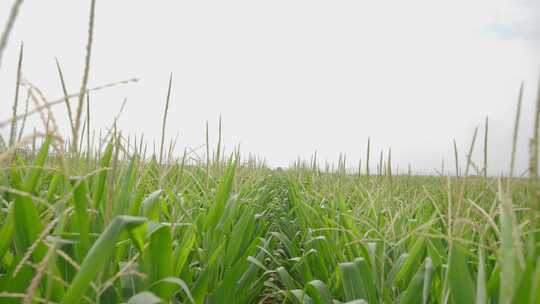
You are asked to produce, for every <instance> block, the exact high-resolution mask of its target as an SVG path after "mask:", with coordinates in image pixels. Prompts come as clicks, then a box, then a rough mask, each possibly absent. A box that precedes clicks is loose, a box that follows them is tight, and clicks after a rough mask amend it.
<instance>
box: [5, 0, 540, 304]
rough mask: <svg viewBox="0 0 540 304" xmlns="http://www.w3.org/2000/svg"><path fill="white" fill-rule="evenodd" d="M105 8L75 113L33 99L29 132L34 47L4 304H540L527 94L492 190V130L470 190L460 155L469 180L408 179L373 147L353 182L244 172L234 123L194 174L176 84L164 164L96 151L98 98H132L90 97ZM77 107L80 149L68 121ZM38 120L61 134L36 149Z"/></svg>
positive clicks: (294, 170)
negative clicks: (225, 143) (61, 125)
mask: <svg viewBox="0 0 540 304" xmlns="http://www.w3.org/2000/svg"><path fill="white" fill-rule="evenodd" d="M21 2H22V1H16V3H15V6H14V8H13V10H12V14H11V17H10V20H9V22H10V23H9V24H8V27H7V28H6V30H5V31H4V33H3V34H2V39H1V43H0V44H1V45H0V53H1V52H2V51H3V49H4V48H5V46H6V44H7V37H8V35H9V32H10V30H11V28H12V26H13V22H14V20H15V17H16V15H17V12H18V9H19V6H20V4H21ZM94 7H95V1H92V9H91V14H90V22H89V36H88V47H87V50H86V54H87V55H86V60H85V67H84V73H83V81H82V85H81V90H80V91H79V92H75V93H74V94H69V93H68V91H67V89H66V86H65V82H64V76H63V74H62V70H61V67H60V64H59V62H58V61H56V63H57V68H58V73H59V76H60V82H61V83H60V85H61V86H62V89H63V93H64V97H63V98H62V99H59V100H55V101H46V100H44V98H41V97H40V93H39V89H37V88H35V87H32V86H29V89H28V99H32V100H34V101H35V107H34V108H33V109H32V110H28V106H26V107H27V110H26V111H25V113H24V114H23V115H20V114H18V113H17V111H16V109H17V103H18V96H19V93H18V92H19V87H22V86H23V85H24V84H23V83H21V79H20V69H21V63H22V47H21V52H20V54H21V55H20V59H19V71H18V75H17V81H16V83H17V88H16V90H17V94H16V98H15V101H14V107H13V109H14V111H13V117H12V118H11V119H9V120H8V121H5V122H0V127H2V128H5V127H10V130H9V134H10V138H9V140H8V141H7V142H6V141H4V140H2V141H0V143H1V145H0V205H1V207H0V223H1V226H0V303H133V304H137V303H195V304H203V303H208V304H212V303H302V304H311V303H313V304H319V303H320V304H335V303H354V304H361V303H440V304H445V303H455V304H458V303H481V304H483V303H501V304H506V303H540V263H538V260H539V258H540V246H539V242H540V216H539V214H540V205H539V202H540V185H539V184H538V179H537V176H538V174H537V170H538V169H537V167H538V164H537V162H538V160H537V158H538V125H539V124H538V121H539V117H540V115H539V114H538V113H540V110H538V109H537V111H536V112H535V122H536V127H535V130H534V133H533V136H532V138H531V146H530V152H531V162H530V164H531V165H530V168H529V176H528V177H526V178H517V177H514V166H515V153H516V149H517V137H518V130H519V121H520V115H521V104H522V95H523V86H522V87H521V89H520V93H519V98H518V103H517V111H516V122H515V128H514V140H513V143H512V158H511V159H512V160H511V164H510V170H509V172H510V174H509V176H507V177H499V178H494V177H489V176H488V175H487V166H488V163H487V153H488V138H489V137H488V119H487V118H486V121H485V127H484V142H483V148H484V151H483V152H484V160H483V168H480V169H478V168H477V173H478V174H472V173H471V172H472V170H473V165H474V164H473V162H472V160H471V155H472V152H473V150H474V148H475V141H476V135H477V131H478V130H475V132H474V136H473V137H472V140H471V145H470V147H469V150H468V154H467V163H466V164H465V170H464V172H462V171H461V167H460V164H459V162H458V155H459V153H458V149H457V145H456V143H455V141H454V153H455V158H456V160H455V174H453V175H445V173H444V172H445V170H444V164H443V165H442V167H443V168H442V170H441V172H440V173H441V174H440V176H415V175H413V174H412V173H411V169H410V168H409V173H408V174H407V175H400V174H397V173H398V170H395V169H393V168H392V158H391V152H390V150H388V151H387V157H386V159H385V157H384V153H383V152H381V154H380V160H379V164H378V166H377V174H374V173H373V171H371V172H370V153H371V152H370V148H371V147H370V145H371V139H368V141H367V153H366V161H365V163H364V167H365V170H362V163H361V162H360V163H359V166H358V169H357V170H348V169H347V168H346V166H345V164H346V157H345V155H343V156H341V157H340V161H339V163H338V165H337V168H336V169H332V168H333V167H330V165H327V166H326V167H324V168H323V167H320V166H319V164H318V161H317V156H316V155H314V156H313V158H312V160H311V161H310V162H304V161H301V160H299V161H298V162H296V163H294V164H293V165H292V166H291V167H290V168H288V169H286V170H282V169H275V170H274V169H271V168H269V167H267V166H266V165H265V163H264V161H261V160H259V159H257V158H255V157H251V156H250V157H248V158H245V157H242V155H241V153H240V151H239V149H236V150H234V151H233V152H231V153H229V154H228V155H226V154H225V153H224V149H223V147H222V141H221V118H220V122H219V132H218V133H219V138H218V144H217V148H216V150H215V151H213V152H212V151H211V149H210V143H209V142H210V139H209V136H208V125H207V129H206V146H205V148H206V155H204V156H200V155H196V154H195V153H193V152H192V151H185V152H184V154H183V155H182V156H181V157H177V156H176V155H175V154H174V153H173V150H174V141H171V143H170V145H169V149H168V150H167V148H166V143H165V141H166V137H165V126H166V121H167V113H168V108H169V102H170V96H171V82H172V75H171V78H170V81H169V86H168V91H167V99H166V101H165V111H164V115H163V120H162V138H161V141H160V144H159V152H156V151H154V153H147V146H146V145H145V144H144V140H143V138H142V136H141V137H139V138H136V137H135V138H134V139H133V140H132V137H130V136H128V137H126V136H125V135H124V134H122V133H121V132H120V131H119V130H118V129H117V128H116V124H115V123H114V124H113V125H112V126H111V128H110V129H109V130H107V131H105V132H103V134H104V136H102V135H101V133H100V136H98V140H97V143H95V142H94V140H92V141H91V140H90V115H89V113H90V101H89V100H90V99H89V93H90V91H92V90H97V89H103V88H106V87H109V86H113V85H118V84H124V83H127V82H131V80H129V81H124V82H119V83H113V84H109V85H105V86H102V87H97V88H88V83H87V82H88V74H89V71H90V56H91V47H92V27H93V23H94V21H93V18H94ZM0 58H1V54H0ZM539 90H540V87H539ZM538 95H539V96H538V102H537V106H538V107H540V92H539V94H538ZM75 97H77V98H78V99H77V100H78V103H77V105H76V107H74V108H71V106H70V103H69V100H70V99H74V98H75ZM85 97H86V98H87V99H86V114H85V111H83V106H84V100H85V99H84V98H85ZM61 103H64V104H65V105H66V107H67V109H68V115H69V117H68V119H69V124H70V131H71V137H70V138H69V139H66V140H65V139H64V137H63V136H62V134H59V133H58V128H57V126H56V119H55V117H54V115H53V113H52V111H51V107H52V106H54V105H56V104H61ZM27 104H28V102H27ZM72 110H73V112H72ZM34 114H39V115H40V117H41V118H42V123H43V129H42V130H40V131H35V132H34V133H33V134H31V135H28V136H22V134H26V133H27V132H24V120H25V119H26V117H27V116H29V115H34ZM85 115H86V117H84V116H85ZM82 118H85V119H86V122H85V123H83V124H81V119H82ZM19 120H22V121H23V123H22V124H18V123H17V122H18V121H19ZM81 127H82V130H81ZM85 128H86V130H85ZM85 131H86V132H85ZM16 134H19V136H18V139H16V136H15V135H16ZM84 136H86V144H85V141H84V140H85V138H84ZM0 139H1V138H0ZM353 172H354V173H353Z"/></svg>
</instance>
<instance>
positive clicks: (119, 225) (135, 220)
mask: <svg viewBox="0 0 540 304" xmlns="http://www.w3.org/2000/svg"><path fill="white" fill-rule="evenodd" d="M145 221H146V218H142V217H134V216H117V217H115V218H114V220H113V221H112V222H111V223H110V224H109V226H107V228H106V229H105V231H103V233H101V235H100V236H99V238H98V239H97V240H96V242H95V243H94V245H93V246H92V248H90V251H89V252H88V254H87V255H86V257H85V258H84V260H83V262H82V264H81V268H80V270H79V272H78V273H77V275H76V276H75V278H73V281H72V282H71V284H70V285H69V288H68V290H67V292H66V294H65V296H64V298H63V299H62V303H65V304H67V303H78V301H79V300H80V298H81V297H82V295H83V294H84V293H85V292H86V290H87V289H88V287H89V286H90V283H91V282H92V280H93V279H94V278H95V277H96V275H97V274H98V273H99V272H100V271H101V270H103V269H104V268H105V267H106V266H107V265H108V264H109V262H110V257H111V256H112V254H113V252H114V250H115V247H116V239H117V238H118V236H119V235H120V233H121V232H122V231H123V230H124V229H127V230H130V229H133V228H136V227H138V226H139V225H141V224H143V223H144V222H145Z"/></svg>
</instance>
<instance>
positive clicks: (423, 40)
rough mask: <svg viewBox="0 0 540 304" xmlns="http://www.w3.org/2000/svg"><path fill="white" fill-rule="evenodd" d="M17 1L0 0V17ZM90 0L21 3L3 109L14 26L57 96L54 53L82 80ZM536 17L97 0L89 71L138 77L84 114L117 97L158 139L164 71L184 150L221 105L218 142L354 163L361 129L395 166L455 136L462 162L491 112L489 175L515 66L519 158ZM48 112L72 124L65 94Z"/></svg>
mask: <svg viewBox="0 0 540 304" xmlns="http://www.w3.org/2000/svg"><path fill="white" fill-rule="evenodd" d="M12 2H13V1H2V2H0V24H1V26H3V25H4V24H5V20H6V17H7V14H8V11H9V7H10V6H11V3H12ZM89 3H90V1H73V0H48V1H38V0H27V1H25V2H24V4H23V6H22V10H21V14H20V15H19V18H18V20H17V23H16V25H15V29H14V31H13V33H12V36H11V38H10V41H9V45H8V49H7V51H6V52H5V54H4V58H3V63H2V69H1V70H0V98H1V100H2V102H1V103H0V120H5V119H7V118H9V116H10V112H11V110H10V108H11V102H12V100H13V95H14V87H15V74H16V61H17V52H18V46H19V44H20V42H21V41H24V45H25V57H24V67H23V70H24V77H25V79H28V80H29V81H31V82H32V83H34V84H35V85H37V86H38V87H40V88H41V89H42V90H43V92H44V93H45V95H46V96H47V97H48V98H49V99H51V100H52V99H55V98H58V97H61V96H62V91H61V86H60V82H59V79H58V75H57V72H56V67H55V62H54V58H55V57H58V58H59V60H60V62H61V64H62V66H63V69H64V73H65V77H66V80H67V85H68V90H69V91H70V92H76V91H77V90H78V89H79V87H80V81H81V80H80V79H81V75H82V69H83V60H84V47H85V43H86V31H87V19H88V10H89ZM539 20H540V4H539V1H535V0H452V1H437V0H410V1H341V0H338V1H318V0H309V1H308V0H306V1H300V0H273V1H254V0H245V1H222V0H221V1H132V0H131V1H128V0H109V1H103V0H101V1H100V0H97V5H96V20H95V21H96V26H95V39H94V49H93V57H92V64H91V66H92V67H91V71H90V86H94V85H100V84H105V83H108V82H112V81H118V80H124V79H129V78H133V77H137V78H140V79H141V81H140V82H139V83H137V84H133V85H129V86H122V87H117V88H113V89H109V90H106V91H101V92H99V93H95V94H93V95H92V105H91V107H92V109H91V110H92V124H93V126H94V127H95V128H104V127H106V126H109V125H110V124H111V122H112V121H113V118H114V115H115V114H116V113H117V112H118V110H119V109H120V106H121V104H122V101H123V100H124V98H127V100H128V101H127V105H126V109H125V111H124V113H123V115H122V116H121V118H120V120H119V126H120V127H121V128H122V129H123V130H124V133H131V134H135V133H137V134H140V133H144V134H145V136H146V137H147V138H148V139H149V140H150V143H151V140H152V139H153V138H156V139H158V138H159V134H160V128H161V116H162V114H163V107H164V102H165V97H166V90H167V82H168V77H169V74H170V73H171V72H172V73H173V78H174V83H173V90H172V100H171V106H170V112H169V123H168V126H167V134H168V135H169V136H170V137H174V136H175V135H176V134H179V143H178V148H177V151H178V153H179V154H180V152H181V151H182V150H183V147H184V146H191V147H194V146H199V145H200V144H202V143H204V125H205V122H206V121H209V125H210V136H211V137H214V138H215V136H217V122H218V117H219V115H222V117H223V130H224V134H223V135H224V140H225V142H226V144H227V146H228V149H229V151H230V149H231V148H232V147H233V146H234V145H236V144H238V143H241V147H242V151H243V152H244V153H246V154H247V153H254V154H256V155H259V156H260V157H264V158H265V159H266V160H267V162H268V164H270V165H271V166H287V165H288V164H289V163H290V161H292V160H295V159H296V158H297V157H302V158H309V157H310V156H311V155H312V154H313V152H314V151H317V153H318V156H319V159H321V161H324V160H325V159H326V160H328V161H337V159H338V157H339V154H340V153H346V154H347V157H348V159H349V160H350V165H351V166H352V165H355V164H356V163H357V162H358V158H359V157H362V158H365V150H366V142H367V138H368V136H369V137H371V139H372V151H373V157H372V159H378V154H379V153H380V151H381V150H383V149H384V150H385V151H386V150H387V149H388V148H390V147H391V148H392V159H393V161H394V166H399V167H400V168H401V170H403V171H404V170H405V168H406V167H407V165H408V164H409V163H410V164H411V165H412V166H413V168H415V169H416V170H417V171H419V172H423V173H432V172H433V169H435V168H440V166H441V160H442V159H443V158H444V159H445V161H446V163H447V168H451V167H453V163H452V161H453V157H452V155H453V149H452V140H453V139H454V138H455V139H456V140H457V142H458V147H459V150H460V157H461V158H462V161H464V159H465V154H466V152H465V150H466V149H467V146H468V145H469V142H470V140H471V137H472V134H473V131H474V128H475V127H476V126H479V127H480V134H483V122H484V119H485V117H486V116H489V119H490V139H489V141H490V149H489V167H490V170H489V171H490V173H491V174H499V173H500V172H501V170H505V169H506V168H507V167H508V164H509V158H510V150H511V137H512V125H513V119H514V115H515V108H516V99H517V95H518V88H519V84H520V82H521V81H525V83H526V92H525V99H524V105H523V112H522V123H521V126H520V127H521V133H520V138H519V148H518V165H519V169H520V170H524V169H525V168H526V163H527V159H528V151H527V150H528V148H527V141H528V138H529V137H530V135H531V134H532V120H533V109H534V99H535V96H536V85H537V83H538V75H539V74H540V22H539ZM21 111H22V107H21ZM55 113H57V116H58V119H59V123H60V125H61V128H62V130H64V134H66V135H67V130H68V123H67V119H66V117H67V116H66V114H65V110H64V108H63V106H60V107H58V108H56V110H55ZM2 133H3V134H6V133H7V132H6V130H5V129H4V130H2ZM478 143H479V145H477V146H476V150H477V151H478V152H480V150H481V148H482V146H481V143H482V138H479V141H478ZM375 155H376V156H375ZM475 160H476V161H477V162H478V163H481V157H480V153H478V155H475ZM375 164H376V161H373V162H372V164H371V165H372V167H374V166H375Z"/></svg>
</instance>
